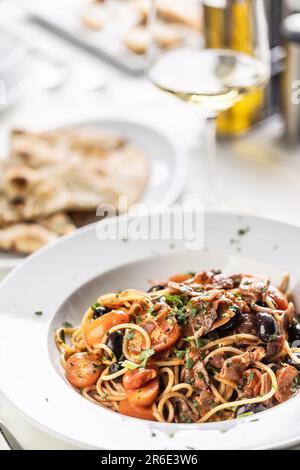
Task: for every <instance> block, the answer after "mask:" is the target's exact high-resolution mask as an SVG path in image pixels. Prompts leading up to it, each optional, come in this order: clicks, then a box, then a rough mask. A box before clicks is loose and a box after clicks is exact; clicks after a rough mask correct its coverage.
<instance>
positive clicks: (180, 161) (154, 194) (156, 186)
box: [0, 119, 187, 280]
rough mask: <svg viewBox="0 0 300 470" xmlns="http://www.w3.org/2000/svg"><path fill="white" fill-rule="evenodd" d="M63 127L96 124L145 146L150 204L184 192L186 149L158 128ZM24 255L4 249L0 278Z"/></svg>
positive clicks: (121, 124) (111, 123) (113, 123)
mask: <svg viewBox="0 0 300 470" xmlns="http://www.w3.org/2000/svg"><path fill="white" fill-rule="evenodd" d="M63 127H93V128H95V127H96V128H97V127H99V129H107V130H110V131H113V132H114V133H116V134H119V135H121V136H123V137H125V138H126V139H128V140H129V141H131V142H133V143H134V144H136V145H137V146H138V147H139V148H141V149H142V150H143V153H144V155H145V157H146V158H147V160H148V166H149V170H148V171H149V178H148V183H147V186H146V188H145V191H144V193H143V196H142V198H141V200H140V201H139V202H141V203H145V204H147V207H148V208H149V206H152V205H153V206H156V207H158V206H169V205H170V204H172V203H174V202H175V201H176V200H177V199H178V197H179V196H180V194H181V192H182V190H183V187H184V184H185V179H186V173H187V156H186V155H185V151H184V150H183V149H181V148H179V147H178V144H177V145H176V146H175V145H174V144H173V143H171V142H170V141H169V140H168V138H167V137H165V136H164V135H163V134H161V133H159V132H158V131H156V130H154V129H152V128H150V127H147V126H145V125H142V124H138V123H135V122H130V121H125V120H124V121H122V120H105V119H99V120H93V121H85V122H76V123H71V124H68V125H67V126H63ZM23 259H24V256H23V255H18V254H16V253H13V254H12V253H5V252H1V251H0V280H1V278H3V277H4V276H5V274H7V273H8V272H9V271H10V270H11V269H13V268H14V267H15V266H17V265H18V264H19V263H20V261H22V260H23Z"/></svg>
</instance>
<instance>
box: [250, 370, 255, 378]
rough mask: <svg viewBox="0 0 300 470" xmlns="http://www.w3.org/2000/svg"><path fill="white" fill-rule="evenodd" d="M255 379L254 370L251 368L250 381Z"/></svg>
mask: <svg viewBox="0 0 300 470" xmlns="http://www.w3.org/2000/svg"><path fill="white" fill-rule="evenodd" d="M253 379H254V372H253V370H251V372H250V374H249V381H251V380H253Z"/></svg>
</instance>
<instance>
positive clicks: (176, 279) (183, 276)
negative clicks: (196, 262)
mask: <svg viewBox="0 0 300 470" xmlns="http://www.w3.org/2000/svg"><path fill="white" fill-rule="evenodd" d="M192 277H194V276H193V275H192V274H188V273H183V274H175V275H174V276H171V277H169V279H168V280H169V281H172V282H177V283H180V282H184V281H187V280H188V279H192Z"/></svg>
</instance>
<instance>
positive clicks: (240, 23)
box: [203, 0, 265, 135]
mask: <svg viewBox="0 0 300 470" xmlns="http://www.w3.org/2000/svg"><path fill="white" fill-rule="evenodd" d="M203 3H204V6H203V8H204V37H205V41H206V47H207V48H222V49H224V48H228V49H234V50H236V51H239V52H243V53H246V54H252V53H253V52H254V51H252V50H251V47H252V46H251V45H252V44H253V41H252V34H255V32H254V31H253V30H252V27H251V21H249V17H250V18H251V16H250V15H251V14H252V11H251V10H252V0H204V2H203ZM225 7H226V8H225ZM228 7H229V8H228ZM264 95H265V91H264V90H262V89H261V88H259V87H258V88H257V89H254V90H251V91H250V92H249V93H248V94H246V95H245V96H243V98H242V99H241V100H240V101H239V102H238V103H236V104H235V105H233V106H232V107H231V108H230V109H228V110H226V111H223V112H221V113H220V114H219V116H218V118H217V130H218V133H219V134H220V135H236V134H240V133H242V132H245V131H247V130H248V129H249V128H250V127H251V126H252V125H253V124H255V123H256V122H257V121H258V120H259V119H260V118H261V116H262V110H263V105H264Z"/></svg>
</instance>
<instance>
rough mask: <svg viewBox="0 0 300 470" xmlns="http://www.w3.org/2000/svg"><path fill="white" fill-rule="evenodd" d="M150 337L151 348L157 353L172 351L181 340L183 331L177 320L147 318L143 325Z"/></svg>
mask: <svg viewBox="0 0 300 470" xmlns="http://www.w3.org/2000/svg"><path fill="white" fill-rule="evenodd" d="M141 327H142V328H144V329H145V330H146V331H147V333H148V334H149V336H150V339H151V347H152V348H153V349H154V351H155V352H160V351H163V350H164V349H170V348H171V347H172V346H173V345H174V344H175V343H176V342H177V341H178V339H179V338H180V334H181V329H180V326H179V325H178V324H177V322H176V320H175V319H170V318H166V317H161V318H159V319H157V320H156V319H153V320H152V319H149V318H147V319H146V320H145V321H144V322H142V323H141Z"/></svg>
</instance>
